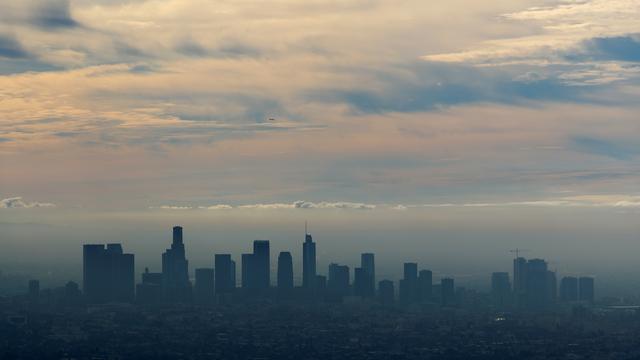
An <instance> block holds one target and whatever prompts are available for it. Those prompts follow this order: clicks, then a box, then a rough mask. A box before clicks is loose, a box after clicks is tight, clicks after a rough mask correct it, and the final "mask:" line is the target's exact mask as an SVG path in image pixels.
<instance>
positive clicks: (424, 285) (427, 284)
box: [418, 270, 433, 302]
mask: <svg viewBox="0 0 640 360" xmlns="http://www.w3.org/2000/svg"><path fill="white" fill-rule="evenodd" d="M432 289H433V273H432V272H431V270H420V272H419V273H418V298H419V299H420V301H422V302H430V301H431V300H432V296H433V295H432V291H433V290H432Z"/></svg>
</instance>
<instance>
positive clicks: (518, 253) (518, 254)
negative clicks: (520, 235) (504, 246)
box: [509, 248, 531, 259]
mask: <svg viewBox="0 0 640 360" xmlns="http://www.w3.org/2000/svg"><path fill="white" fill-rule="evenodd" d="M529 251H531V250H528V249H518V248H515V249H511V250H509V252H510V253H512V254H516V259H517V258H519V257H520V253H521V252H529Z"/></svg>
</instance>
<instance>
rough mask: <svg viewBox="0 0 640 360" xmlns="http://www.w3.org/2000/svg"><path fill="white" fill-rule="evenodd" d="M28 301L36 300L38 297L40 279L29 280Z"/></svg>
mask: <svg viewBox="0 0 640 360" xmlns="http://www.w3.org/2000/svg"><path fill="white" fill-rule="evenodd" d="M27 295H28V297H29V301H31V302H37V301H38V299H39V298H40V281H38V280H29V292H28V294H27Z"/></svg>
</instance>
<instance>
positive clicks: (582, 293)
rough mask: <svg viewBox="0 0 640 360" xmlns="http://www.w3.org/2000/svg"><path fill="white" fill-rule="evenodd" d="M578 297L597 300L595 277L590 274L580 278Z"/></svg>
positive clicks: (582, 299) (587, 300) (589, 300)
mask: <svg viewBox="0 0 640 360" xmlns="http://www.w3.org/2000/svg"><path fill="white" fill-rule="evenodd" d="M578 294H579V296H578V299H579V300H580V301H586V302H589V303H593V301H594V300H595V294H596V293H595V279H594V278H592V277H588V276H581V277H580V278H579V279H578Z"/></svg>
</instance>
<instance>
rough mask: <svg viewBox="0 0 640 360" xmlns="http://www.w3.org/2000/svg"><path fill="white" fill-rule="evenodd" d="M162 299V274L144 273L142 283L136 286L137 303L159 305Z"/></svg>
mask: <svg viewBox="0 0 640 360" xmlns="http://www.w3.org/2000/svg"><path fill="white" fill-rule="evenodd" d="M161 299H162V273H152V272H149V268H145V269H144V273H142V282H141V283H140V284H138V285H136V302H138V303H139V304H147V305H149V304H157V303H159V302H160V301H161Z"/></svg>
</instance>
